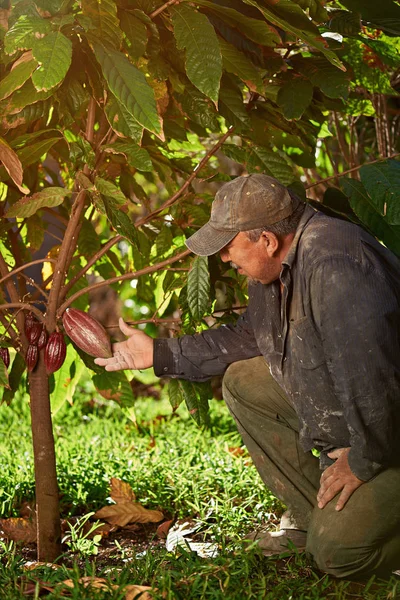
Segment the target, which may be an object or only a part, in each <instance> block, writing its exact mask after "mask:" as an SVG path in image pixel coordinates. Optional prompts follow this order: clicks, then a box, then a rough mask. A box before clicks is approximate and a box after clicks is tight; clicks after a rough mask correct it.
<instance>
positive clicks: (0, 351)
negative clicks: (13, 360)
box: [0, 348, 10, 369]
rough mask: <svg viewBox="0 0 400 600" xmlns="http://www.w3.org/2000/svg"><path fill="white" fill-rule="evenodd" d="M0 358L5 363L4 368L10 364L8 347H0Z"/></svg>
mask: <svg viewBox="0 0 400 600" xmlns="http://www.w3.org/2000/svg"><path fill="white" fill-rule="evenodd" d="M0 358H1V359H2V360H3V363H4V364H5V365H6V368H7V369H8V367H9V366H10V353H9V351H8V348H0Z"/></svg>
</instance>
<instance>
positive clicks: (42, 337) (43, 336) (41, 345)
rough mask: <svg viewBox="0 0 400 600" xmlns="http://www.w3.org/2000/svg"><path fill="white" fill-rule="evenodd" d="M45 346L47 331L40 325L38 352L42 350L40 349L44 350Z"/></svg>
mask: <svg viewBox="0 0 400 600" xmlns="http://www.w3.org/2000/svg"><path fill="white" fill-rule="evenodd" d="M46 344H47V331H46V328H45V326H44V325H42V331H41V332H40V336H39V339H38V341H37V346H38V348H39V350H42V348H45V347H46Z"/></svg>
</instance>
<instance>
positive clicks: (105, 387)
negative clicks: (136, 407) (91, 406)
mask: <svg viewBox="0 0 400 600" xmlns="http://www.w3.org/2000/svg"><path fill="white" fill-rule="evenodd" d="M93 384H94V386H95V388H96V390H97V391H98V392H99V394H100V395H101V396H103V398H106V399H107V400H115V401H116V402H118V404H120V405H121V406H123V407H125V406H132V405H133V404H134V403H135V396H134V395H133V392H132V388H131V384H130V383H129V381H128V379H127V377H126V375H125V373H124V372H118V371H115V372H105V371H104V370H103V372H102V373H96V375H94V376H93Z"/></svg>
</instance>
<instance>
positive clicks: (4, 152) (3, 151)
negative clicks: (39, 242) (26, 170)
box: [0, 138, 29, 194]
mask: <svg viewBox="0 0 400 600" xmlns="http://www.w3.org/2000/svg"><path fill="white" fill-rule="evenodd" d="M0 161H1V162H2V163H3V165H4V168H5V170H6V171H7V173H8V174H9V176H10V177H11V179H12V180H13V182H14V183H15V185H16V186H17V187H18V189H19V190H20V191H21V192H22V193H23V194H28V193H29V189H28V188H27V187H24V186H23V185H22V178H23V170H22V164H21V160H20V158H19V157H18V155H17V154H16V153H15V152H14V150H13V149H12V148H10V146H9V145H8V144H7V142H6V141H5V140H3V138H0Z"/></svg>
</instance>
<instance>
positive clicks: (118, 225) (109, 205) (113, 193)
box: [92, 177, 137, 245]
mask: <svg viewBox="0 0 400 600" xmlns="http://www.w3.org/2000/svg"><path fill="white" fill-rule="evenodd" d="M96 188H97V190H98V192H97V194H98V193H100V194H101V198H98V195H97V194H96V193H94V194H92V198H93V201H94V204H95V206H96V208H97V209H98V210H99V211H100V212H102V213H103V214H105V215H106V216H107V218H108V220H109V222H110V223H111V225H112V226H113V227H114V229H115V230H116V231H117V233H119V234H120V235H123V236H124V237H126V238H127V239H128V240H129V241H130V242H131V243H132V244H134V245H136V244H137V231H136V227H135V225H134V224H133V222H132V220H131V219H130V217H129V216H128V215H127V214H126V213H125V212H123V210H122V209H121V207H122V206H124V207H125V206H128V205H129V203H130V201H129V200H128V198H126V197H125V196H124V194H123V193H122V192H121V191H120V190H119V189H118V188H117V187H116V186H115V185H114V184H112V183H111V182H110V181H106V180H105V179H101V178H100V177H97V178H96ZM99 200H100V202H99Z"/></svg>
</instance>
